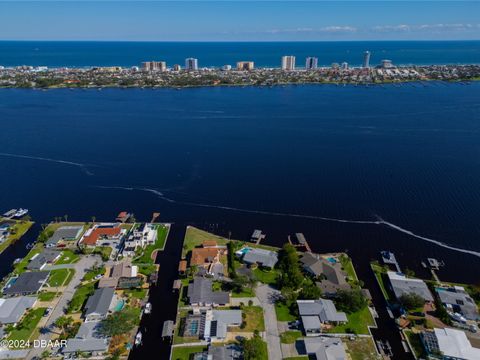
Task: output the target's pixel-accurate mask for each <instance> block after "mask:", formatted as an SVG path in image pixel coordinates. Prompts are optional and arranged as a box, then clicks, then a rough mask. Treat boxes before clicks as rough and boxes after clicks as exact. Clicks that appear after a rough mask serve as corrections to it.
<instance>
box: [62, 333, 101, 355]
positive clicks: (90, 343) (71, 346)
mask: <svg viewBox="0 0 480 360" xmlns="http://www.w3.org/2000/svg"><path fill="white" fill-rule="evenodd" d="M107 350H108V340H107V339H77V338H72V339H68V340H67V343H66V345H65V346H64V347H63V348H62V353H63V354H64V355H75V354H78V353H81V354H84V355H86V356H92V357H95V356H101V355H103V354H105V353H106V352H107Z"/></svg>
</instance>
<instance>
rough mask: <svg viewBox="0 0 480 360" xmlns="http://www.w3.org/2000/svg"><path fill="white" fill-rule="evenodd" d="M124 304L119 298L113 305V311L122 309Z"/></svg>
mask: <svg viewBox="0 0 480 360" xmlns="http://www.w3.org/2000/svg"><path fill="white" fill-rule="evenodd" d="M124 306H125V300H119V301H118V302H117V305H115V309H113V310H114V311H120V310H122V309H123V307H124Z"/></svg>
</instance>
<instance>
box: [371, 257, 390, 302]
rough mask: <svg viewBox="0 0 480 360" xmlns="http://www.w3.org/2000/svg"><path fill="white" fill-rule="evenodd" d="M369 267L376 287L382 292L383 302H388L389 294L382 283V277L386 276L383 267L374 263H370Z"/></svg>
mask: <svg viewBox="0 0 480 360" xmlns="http://www.w3.org/2000/svg"><path fill="white" fill-rule="evenodd" d="M370 267H371V268H372V270H373V273H374V274H375V278H376V279H377V282H378V285H379V286H380V290H382V294H383V296H384V298H385V300H387V301H389V300H390V293H389V292H388V290H387V286H386V284H385V282H384V277H385V276H386V275H385V271H384V269H383V267H382V266H380V265H378V264H375V263H371V264H370Z"/></svg>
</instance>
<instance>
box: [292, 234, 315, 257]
mask: <svg viewBox="0 0 480 360" xmlns="http://www.w3.org/2000/svg"><path fill="white" fill-rule="evenodd" d="M295 238H296V240H297V241H296V243H293V242H292V238H291V237H290V235H288V242H289V243H290V245H293V246H295V247H302V248H305V250H306V251H307V252H310V253H311V252H312V249H311V248H310V245H308V241H307V239H306V238H305V235H303V233H295Z"/></svg>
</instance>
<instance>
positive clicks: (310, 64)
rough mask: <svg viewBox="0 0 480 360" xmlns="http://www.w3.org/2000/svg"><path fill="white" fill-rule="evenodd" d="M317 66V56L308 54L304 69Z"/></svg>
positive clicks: (311, 68)
mask: <svg viewBox="0 0 480 360" xmlns="http://www.w3.org/2000/svg"><path fill="white" fill-rule="evenodd" d="M317 67H318V58H316V57H312V56H309V57H307V59H306V60H305V69H306V70H313V69H316V68H317Z"/></svg>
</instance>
